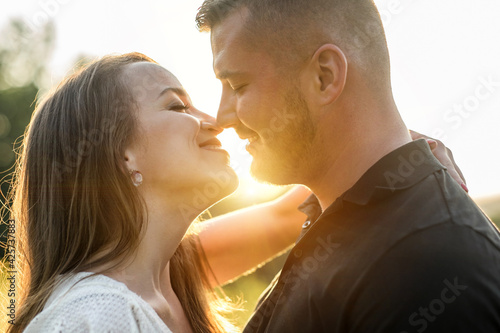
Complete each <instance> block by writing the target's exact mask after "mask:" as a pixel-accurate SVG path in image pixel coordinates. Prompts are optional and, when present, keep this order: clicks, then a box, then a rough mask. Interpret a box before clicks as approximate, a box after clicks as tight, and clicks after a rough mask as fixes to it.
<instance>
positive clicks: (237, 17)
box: [210, 9, 251, 74]
mask: <svg viewBox="0 0 500 333" xmlns="http://www.w3.org/2000/svg"><path fill="white" fill-rule="evenodd" d="M247 15H248V14H247V13H246V10H245V9H241V10H235V11H234V12H233V13H231V14H230V15H228V17H226V18H225V19H224V20H223V21H222V22H221V23H219V24H217V25H216V26H215V27H213V29H212V30H211V33H210V41H211V45H212V53H213V57H214V58H213V66H214V70H215V71H216V74H217V72H218V71H235V69H234V70H231V69H230V68H229V66H230V64H231V63H236V62H237V61H236V60H238V59H237V58H239V57H241V56H245V55H247V54H248V53H249V52H250V51H251V50H250V48H249V38H248V36H247V34H245V29H246V28H245V26H244V22H245V19H246V16H247Z"/></svg>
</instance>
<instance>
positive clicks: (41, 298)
mask: <svg viewBox="0 0 500 333" xmlns="http://www.w3.org/2000/svg"><path fill="white" fill-rule="evenodd" d="M142 61H145V62H154V61H153V60H151V59H150V58H148V57H146V56H144V55H142V54H139V53H131V54H125V55H119V56H107V57H104V58H102V59H100V60H98V61H95V62H94V63H92V64H90V65H89V66H87V67H85V68H83V69H81V70H80V71H79V72H77V73H75V74H73V75H71V76H70V77H69V78H67V79H66V80H65V81H63V82H62V83H61V84H60V85H59V87H58V88H57V89H56V90H55V91H54V92H53V93H51V94H50V95H49V96H48V97H47V98H45V100H44V101H43V102H42V103H40V105H39V106H38V107H37V109H36V110H35V112H34V114H33V117H32V120H31V122H30V124H29V126H28V128H27V130H26V133H25V139H24V142H23V145H22V147H21V149H22V151H21V154H20V156H19V158H18V161H17V167H16V172H15V177H14V183H13V185H14V186H13V196H14V200H13V206H12V212H13V217H14V218H15V220H16V233H17V234H18V235H17V237H18V239H19V240H20V248H19V251H20V252H19V254H20V256H19V258H18V270H19V271H21V272H22V275H20V276H21V279H22V283H21V284H20V285H19V287H18V288H20V289H21V291H24V292H23V294H22V296H21V304H22V305H21V308H20V311H19V313H18V315H17V318H16V321H15V325H13V326H11V327H10V328H9V332H12V333H14V332H22V330H23V329H24V328H26V326H27V325H28V324H29V322H30V321H31V320H32V319H33V318H34V317H35V316H36V315H37V314H38V313H39V312H41V311H42V310H43V307H44V305H45V303H46V301H47V299H48V298H49V296H50V294H51V292H52V291H53V289H54V286H55V283H56V280H57V277H58V276H60V275H64V274H69V273H74V272H80V271H85V270H89V269H91V268H92V267H98V266H100V265H103V264H107V263H110V262H117V263H118V264H119V263H121V262H123V260H124V259H125V258H126V257H128V256H129V255H131V254H132V253H133V252H134V251H135V250H136V249H137V246H138V244H139V241H140V237H141V235H142V231H143V229H144V221H146V220H147V217H146V216H145V213H144V212H145V208H144V207H145V205H144V202H143V201H142V199H141V197H140V195H139V194H138V192H137V190H136V189H135V187H134V186H133V184H132V182H131V181H130V176H129V174H128V170H127V168H126V166H125V163H124V159H123V156H124V151H125V148H126V146H127V144H129V143H130V142H131V140H133V139H134V136H135V135H137V120H136V118H135V116H134V112H133V110H134V101H133V100H132V98H131V97H130V96H131V93H130V91H128V89H127V85H126V84H125V82H123V80H122V76H121V73H122V71H123V68H124V67H125V66H126V65H127V64H130V63H135V62H142ZM200 251H201V248H200V247H199V246H198V245H197V244H196V237H194V236H192V237H186V238H185V239H184V240H183V242H182V243H181V245H180V246H179V248H178V250H177V251H176V253H175V254H174V257H173V258H172V259H171V262H170V268H171V280H172V287H173V289H174V291H175V292H176V294H177V296H178V297H179V300H180V302H181V304H182V305H183V308H184V310H185V312H186V315H187V317H188V319H189V321H190V323H191V325H192V328H193V329H194V330H195V331H196V332H223V331H225V330H231V329H232V326H231V325H230V324H228V323H227V322H226V321H225V320H224V319H223V317H222V316H221V315H220V313H219V312H218V311H217V309H218V308H220V306H219V305H220V303H221V301H220V300H219V299H218V297H217V296H216V294H215V292H214V291H213V290H212V289H211V288H210V284H209V279H208V278H207V275H206V272H207V263H206V260H203V256H202V255H200ZM118 264H117V265H118ZM113 267H116V265H115V266H113ZM217 303H219V304H217Z"/></svg>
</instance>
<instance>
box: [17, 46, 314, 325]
mask: <svg viewBox="0 0 500 333" xmlns="http://www.w3.org/2000/svg"><path fill="white" fill-rule="evenodd" d="M221 131H222V129H221V128H219V127H218V126H217V125H216V123H215V120H214V119H213V118H212V117H209V116H208V115H206V114H204V113H202V112H201V111H199V110H197V109H196V108H194V107H193V106H191V101H190V99H189V96H188V95H187V93H186V92H185V90H184V89H183V88H182V86H181V84H180V83H179V81H178V80H177V79H176V78H175V77H174V76H173V75H172V74H171V73H169V72H168V71H166V70H165V69H163V68H162V67H160V66H158V65H157V64H156V63H155V62H154V61H152V60H151V59H149V58H147V57H146V56H144V55H141V54H138V53H133V54H126V55H122V56H109V57H105V58H103V59H101V60H99V61H97V62H95V63H93V64H91V65H90V66H88V67H87V68H85V69H83V70H82V71H81V72H79V73H77V74H75V75H73V76H71V77H70V78H68V79H67V80H65V81H64V82H63V83H62V84H61V85H60V86H59V87H58V88H57V89H56V90H55V91H54V92H53V93H52V94H51V95H50V96H49V97H48V98H46V99H45V101H44V102H43V103H41V105H40V106H39V107H38V108H37V110H36V111H35V113H34V116H33V119H32V121H31V123H30V125H29V128H28V130H27V134H26V138H25V142H24V145H23V152H22V155H21V157H20V160H19V163H18V168H17V172H16V174H17V176H16V187H15V198H14V206H13V212H14V217H15V219H16V221H17V223H18V226H17V230H18V232H19V234H18V238H20V239H21V245H22V246H23V247H22V248H21V253H22V254H23V255H24V257H21V260H20V264H21V267H20V271H22V272H24V273H25V274H24V277H25V279H24V281H23V282H24V285H23V286H21V287H24V290H25V297H24V298H23V300H22V307H21V309H20V311H19V312H18V314H17V318H16V325H14V326H12V327H10V332H21V331H23V330H24V332H171V331H173V332H223V331H232V330H234V327H232V326H231V325H230V323H228V322H227V321H226V320H224V318H223V317H222V313H223V311H224V305H225V304H224V302H222V301H221V299H219V298H218V297H217V295H216V294H215V292H214V291H213V289H212V286H214V285H215V284H216V283H219V282H224V281H226V280H229V279H231V278H233V277H235V276H237V275H239V274H241V273H243V272H244V271H246V270H248V269H249V268H251V267H253V266H255V265H257V264H258V263H260V262H262V261H264V260H265V259H266V258H269V257H270V256H272V255H273V254H276V253H278V252H279V251H282V250H284V249H285V248H286V247H287V246H289V245H291V244H292V242H293V240H294V239H295V237H296V236H297V234H298V230H299V229H300V227H299V225H300V224H301V223H302V222H303V218H304V215H302V214H301V213H300V212H298V211H297V210H295V209H293V208H291V207H296V205H297V203H299V202H300V201H301V200H302V199H304V198H305V196H306V195H307V191H305V190H302V189H299V190H297V191H295V192H293V193H291V194H289V195H288V196H285V198H283V199H280V200H278V201H276V202H274V203H273V204H268V205H261V206H259V207H257V208H254V209H251V210H246V211H243V212H240V213H237V215H231V216H229V217H224V218H222V219H219V220H218V221H217V223H216V224H215V227H214V223H211V224H208V225H209V226H211V228H208V229H206V230H205V231H203V232H202V236H203V237H201V241H202V243H203V248H205V249H206V250H207V254H208V257H209V261H210V263H211V264H212V265H213V267H214V274H213V275H212V276H211V275H210V274H207V272H210V269H209V267H208V263H207V260H206V259H205V258H204V256H203V250H202V246H201V245H200V242H199V241H197V240H198V237H197V236H196V235H194V234H193V233H191V232H188V230H189V228H190V226H191V223H192V222H193V220H194V219H196V217H197V216H198V215H199V214H200V213H202V212H203V211H204V210H205V209H207V208H208V207H209V206H211V205H213V204H214V203H216V202H217V201H219V200H220V199H222V198H224V197H225V196H227V195H228V194H230V193H232V192H233V191H234V190H235V189H236V187H237V183H238V182H237V177H236V175H235V173H234V171H233V170H232V169H231V168H230V167H229V166H228V162H229V159H228V155H227V153H226V152H225V151H224V150H222V149H221V148H220V142H219V141H218V140H217V138H216V136H217V135H218V134H219V133H220V132H221ZM200 193H204V194H203V196H204V198H203V200H200V198H199V196H200ZM271 221H272V223H270V222H271ZM234 222H237V223H239V226H238V227H236V228H239V229H240V231H243V232H240V233H239V234H240V235H237V236H234V235H235V233H234V228H235V227H232V229H231V230H229V228H227V227H228V226H230V225H233V226H234V225H235V223H234ZM291 226H294V227H291ZM221 228H222V229H226V230H225V231H223V230H222V229H221ZM214 232H216V233H217V234H220V236H218V235H215V236H214ZM186 233H187V234H188V236H187V237H186ZM228 234H231V236H227V235H228ZM236 234H238V233H237V232H236ZM264 235H266V236H265V237H268V240H269V241H265V239H264V238H262V237H264ZM230 239H232V240H233V242H231V241H230ZM257 239H260V240H262V242H261V244H265V246H260V247H259V250H258V251H248V248H252V247H251V244H255V242H256V240H257ZM221 241H224V242H225V244H229V245H226V246H225V247H224V246H220V244H221ZM238 242H239V243H238ZM235 248H238V249H243V250H240V251H247V252H241V253H240V255H242V254H244V253H250V252H252V253H253V254H252V255H251V256H248V257H246V259H248V260H244V261H243V262H242V260H237V261H235V260H234V258H235V257H234V253H229V254H227V253H226V252H231V251H227V250H228V249H229V250H231V249H235ZM239 258H241V257H239ZM215 281H217V282H215Z"/></svg>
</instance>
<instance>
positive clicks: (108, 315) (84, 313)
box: [24, 272, 171, 333]
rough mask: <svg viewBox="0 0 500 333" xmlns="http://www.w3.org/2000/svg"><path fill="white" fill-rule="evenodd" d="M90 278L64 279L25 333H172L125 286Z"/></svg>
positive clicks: (154, 313)
mask: <svg viewBox="0 0 500 333" xmlns="http://www.w3.org/2000/svg"><path fill="white" fill-rule="evenodd" d="M89 275H91V273H87V272H84V273H78V274H75V275H72V276H70V277H66V278H65V279H64V280H63V281H62V283H60V284H59V285H58V286H57V287H56V288H55V289H54V291H53V292H52V294H51V296H50V298H49V300H48V301H47V303H46V304H45V307H44V309H43V311H42V312H40V313H39V314H38V315H37V316H36V317H35V318H34V319H33V320H32V321H31V323H30V324H29V325H28V327H27V328H26V330H25V331H24V332H25V333H34V332H36V333H39V332H43V333H56V332H57V333H101V332H102V333H115V332H116V333H128V332H134V333H138V332H141V333H149V332H171V331H170V330H169V328H168V327H167V326H166V325H165V323H164V322H163V321H162V320H161V319H160V317H159V316H158V315H157V314H156V312H155V311H154V309H153V308H152V307H151V306H150V305H149V304H148V303H147V302H146V301H144V300H143V299H142V298H141V297H139V295H137V294H135V293H134V292H132V291H131V290H129V289H128V288H127V286H126V285H125V284H123V283H121V282H118V281H116V280H113V279H111V278H109V277H107V276H104V275H96V276H92V277H90V278H88V279H83V278H84V277H86V276H89ZM82 279H83V280H82ZM77 282H78V283H77Z"/></svg>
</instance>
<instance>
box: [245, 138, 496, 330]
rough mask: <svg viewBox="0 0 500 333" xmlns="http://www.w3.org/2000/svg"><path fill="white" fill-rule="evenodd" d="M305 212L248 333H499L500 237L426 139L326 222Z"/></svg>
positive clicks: (387, 162) (339, 204)
mask: <svg viewBox="0 0 500 333" xmlns="http://www.w3.org/2000/svg"><path fill="white" fill-rule="evenodd" d="M478 169H479V168H478ZM339 177H341V175H339ZM302 208H303V209H304V210H305V211H307V213H308V214H309V216H310V219H309V221H311V222H312V223H311V222H309V221H308V222H306V223H305V224H304V227H303V232H302V235H301V236H300V237H299V239H298V241H297V244H296V245H295V247H294V248H293V249H292V250H291V253H290V254H289V256H288V258H287V260H286V263H285V265H284V267H283V269H282V271H281V273H280V274H279V275H278V276H277V277H276V278H275V280H274V281H273V283H272V284H271V286H270V287H269V288H268V289H267V290H266V291H265V292H264V294H263V297H262V298H261V301H260V303H259V305H258V307H257V309H256V311H255V313H254V314H253V317H252V318H251V319H250V321H249V322H248V324H247V326H246V327H245V329H244V333H250V332H280V333H281V332H286V333H290V332H338V333H347V332H358V333H373V332H381V333H382V332H383V333H402V332H408V333H410V332H419V333H422V332H427V333H430V332H440V333H443V332H454V333H456V332H464V333H465V332H466V333H472V332H474V333H477V332H500V236H499V232H498V230H497V229H496V228H495V227H494V225H493V224H492V222H491V221H490V220H489V219H488V218H487V217H486V216H485V215H484V213H483V212H482V211H481V210H480V209H479V208H478V207H477V206H476V204H475V203H474V202H473V201H472V200H471V199H470V197H469V196H468V195H467V194H466V193H465V191H464V190H463V189H462V188H461V187H460V185H458V184H457V183H456V182H455V181H454V180H453V179H452V178H451V177H450V175H449V174H448V173H447V172H446V169H445V168H444V167H443V166H442V165H441V164H440V163H439V161H437V160H436V159H435V157H434V156H433V155H432V152H431V151H430V149H429V147H428V145H427V143H426V142H425V140H418V141H414V142H412V143H409V144H407V145H405V146H403V147H401V148H399V149H397V150H395V151H393V152H391V153H390V154H388V155H386V156H385V157H383V158H382V159H381V160H379V161H378V162H377V163H376V164H375V165H373V166H372V167H371V168H370V169H369V170H368V171H367V172H366V173H365V174H364V175H363V176H362V177H361V178H360V179H359V181H358V182H357V183H356V184H355V185H354V186H353V187H352V188H351V189H349V190H348V191H346V192H345V193H344V194H343V195H342V196H341V197H339V198H338V199H337V200H336V201H335V202H334V203H333V204H332V205H331V206H330V207H329V208H328V209H326V210H325V212H324V213H323V214H321V209H320V207H319V204H318V201H317V199H316V198H315V197H312V198H310V199H308V201H306V203H305V204H303V207H302ZM320 214H321V216H319V215H320Z"/></svg>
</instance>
